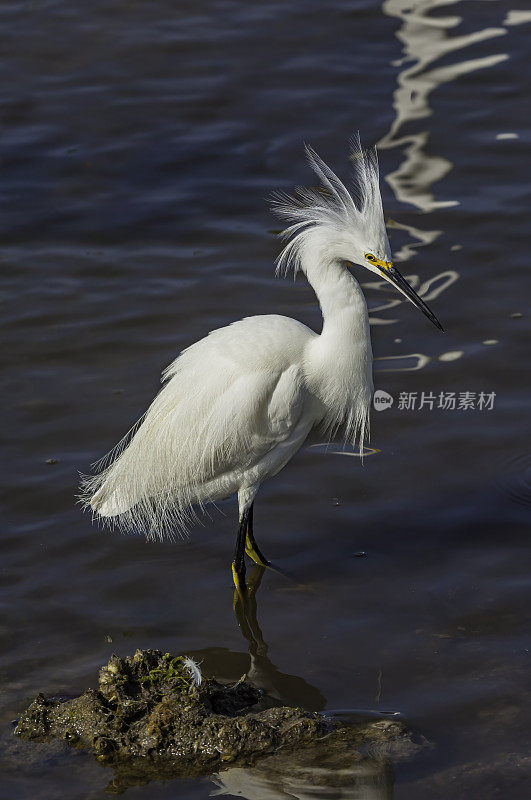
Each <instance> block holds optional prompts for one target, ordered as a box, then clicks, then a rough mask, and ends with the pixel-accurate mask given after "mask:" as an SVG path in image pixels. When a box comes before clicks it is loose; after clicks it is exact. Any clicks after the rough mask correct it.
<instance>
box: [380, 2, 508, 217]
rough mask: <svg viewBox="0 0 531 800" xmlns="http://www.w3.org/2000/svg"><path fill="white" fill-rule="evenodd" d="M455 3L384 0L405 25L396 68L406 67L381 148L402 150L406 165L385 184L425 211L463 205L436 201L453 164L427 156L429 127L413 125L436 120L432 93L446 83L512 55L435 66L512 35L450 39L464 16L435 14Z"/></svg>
mask: <svg viewBox="0 0 531 800" xmlns="http://www.w3.org/2000/svg"><path fill="white" fill-rule="evenodd" d="M450 5H452V6H453V5H455V6H459V5H460V3H459V0H413V1H412V0H384V3H383V5H382V9H383V11H384V13H386V14H389V16H392V17H397V18H398V19H400V20H401V22H402V25H401V27H400V29H399V30H398V31H397V34H396V35H397V37H398V39H399V41H400V42H401V43H402V45H403V52H404V57H403V58H402V59H400V60H399V61H397V62H395V64H396V66H404V69H403V70H401V72H400V73H399V75H398V87H397V89H396V90H395V93H394V100H393V107H394V109H395V111H396V117H395V120H394V121H393V123H392V125H391V128H390V130H389V132H388V133H387V134H385V136H383V137H382V138H381V139H380V141H379V142H378V146H379V147H380V148H381V149H382V150H386V149H391V148H395V147H399V148H400V149H401V150H402V151H403V152H404V154H405V158H404V161H403V162H402V164H401V165H400V166H399V167H398V169H396V170H394V171H393V172H391V173H389V174H388V175H387V176H386V180H387V181H388V183H389V185H390V186H391V188H392V190H393V192H394V193H395V195H396V197H397V199H398V200H400V201H402V202H404V203H411V204H413V205H414V206H416V207H417V208H419V209H420V210H421V211H424V212H429V211H434V210H436V209H438V208H449V207H452V206H456V205H458V201H457V200H436V199H435V195H434V191H433V184H434V183H437V182H438V181H440V180H441V179H442V178H444V177H445V176H446V175H447V174H448V172H449V171H450V170H451V169H452V163H451V161H450V160H449V159H447V158H445V157H444V156H433V155H428V153H427V145H428V142H429V138H430V132H429V129H428V128H427V127H424V128H422V129H421V130H418V127H419V126H418V125H414V126H413V127H414V128H417V130H416V131H415V130H413V131H411V127H412V126H411V125H410V123H417V122H418V121H419V120H425V119H427V118H428V117H430V116H431V114H432V113H433V112H432V108H431V106H430V95H431V93H432V92H433V91H434V90H435V89H437V88H438V87H439V86H441V85H442V84H443V83H448V82H450V81H454V80H456V79H457V78H459V77H460V76H462V75H467V74H469V73H471V72H474V71H476V70H478V69H485V68H488V67H493V66H495V65H496V64H499V63H500V62H502V61H505V60H506V59H507V58H508V57H509V56H508V54H507V53H496V54H493V55H491V56H485V57H483V58H475V59H465V60H463V61H454V62H453V63H452V64H446V65H445V66H442V67H441V66H439V67H436V66H434V64H435V63H436V62H437V61H439V60H442V59H444V58H445V56H447V55H448V54H450V53H454V52H456V51H459V50H463V49H466V52H468V49H467V48H469V47H470V46H472V45H474V44H477V43H478V42H481V41H485V40H488V39H492V38H494V37H498V36H503V35H505V34H506V33H507V31H506V30H505V28H485V29H483V30H479V31H474V32H473V33H469V34H466V35H463V36H451V35H450V31H451V30H452V29H453V28H455V27H457V26H459V25H460V23H461V22H462V18H461V17H459V16H453V17H450V16H446V17H442V16H440V15H439V16H433V15H432V12H433V11H436V10H437V9H440V8H442V7H444V8H447V7H448V6H450Z"/></svg>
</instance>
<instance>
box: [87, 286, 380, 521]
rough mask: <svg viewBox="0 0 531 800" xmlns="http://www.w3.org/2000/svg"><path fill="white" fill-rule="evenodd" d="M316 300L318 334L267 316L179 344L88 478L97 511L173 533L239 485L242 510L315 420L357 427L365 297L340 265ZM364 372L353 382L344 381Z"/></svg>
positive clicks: (365, 347)
mask: <svg viewBox="0 0 531 800" xmlns="http://www.w3.org/2000/svg"><path fill="white" fill-rule="evenodd" d="M322 305H323V311H324V314H325V317H324V325H323V331H322V333H321V335H317V334H316V333H314V331H312V330H310V328H308V327H307V326H306V325H303V324H302V323H301V322H297V321H296V320H294V319H290V318H289V317H283V316H278V315H273V314H271V315H266V316H257V317H248V318H246V319H242V320H240V321H238V322H234V323H233V324H232V325H229V326H227V327H225V328H220V329H218V330H215V331H213V332H212V333H210V334H209V335H208V336H207V337H205V338H204V339H201V341H199V342H196V343H195V344H193V345H192V346H191V347H189V348H188V349H187V350H184V351H183V353H181V355H180V356H179V357H178V358H177V359H176V360H175V361H174V362H173V363H172V364H171V365H170V366H169V367H168V369H167V370H166V371H165V373H164V376H163V378H164V380H165V385H164V386H163V388H162V390H161V391H160V393H159V394H158V396H157V397H156V398H155V400H154V401H153V403H152V405H151V407H150V408H149V410H148V412H147V414H146V416H145V417H144V419H143V420H142V421H141V424H140V425H139V427H138V428H137V430H136V432H135V433H134V435H133V437H132V438H131V440H130V441H129V443H128V445H127V446H126V447H125V449H123V450H122V452H121V453H120V454H119V455H118V457H117V458H116V459H115V460H114V462H113V463H112V464H111V466H110V467H109V468H108V469H107V470H106V471H104V472H103V473H102V474H100V475H98V476H96V479H92V481H94V480H96V481H98V482H99V483H100V485H99V486H98V487H95V486H94V483H93V484H92V487H91V488H92V489H95V491H94V494H93V495H92V498H91V502H92V507H93V508H94V510H95V511H96V512H97V513H98V514H99V515H100V516H101V517H105V518H111V519H113V518H117V519H118V521H120V522H121V523H122V524H125V526H132V527H139V526H140V527H141V528H143V529H144V531H145V532H146V533H147V534H148V535H149V536H161V535H171V532H172V531H175V530H182V529H183V528H184V527H185V526H186V524H187V522H188V519H187V517H188V515H189V513H190V510H191V508H192V507H193V506H194V505H197V504H198V505H203V504H205V503H207V502H213V501H216V500H220V499H223V498H225V497H228V496H230V495H232V494H234V493H238V495H239V500H240V507H241V508H242V509H243V507H245V505H246V504H248V503H250V502H252V500H253V499H254V496H255V494H256V492H257V490H258V487H259V486H260V484H261V483H262V482H263V481H265V480H266V479H267V478H270V477H272V476H273V475H276V474H277V472H279V471H280V470H281V469H282V467H284V466H285V465H286V464H287V462H288V461H289V460H290V459H291V458H292V456H293V455H294V454H295V453H296V452H297V450H298V449H299V448H300V447H301V445H302V444H303V442H304V440H305V439H306V437H307V435H308V433H309V432H310V430H311V429H312V428H313V427H314V426H316V425H319V424H321V423H323V424H324V425H325V426H326V427H327V428H328V429H330V430H334V429H335V428H336V427H337V425H338V424H340V423H341V422H343V421H344V419H345V417H347V418H348V417H349V416H350V417H351V420H352V421H351V426H350V427H351V428H352V429H355V428H356V425H357V432H359V433H361V434H362V435H363V433H364V432H365V425H366V421H367V419H368V406H369V403H370V398H371V393H372V378H371V372H372V370H371V366H372V355H371V346H370V339H369V326H368V318H367V309H366V306H365V301H364V300H363V295H362V294H361V289H360V288H359V286H358V284H357V282H356V281H355V279H354V278H352V276H351V275H350V274H349V273H344V274H343V275H338V276H337V283H336V286H335V289H334V291H331V288H330V286H328V290H327V292H326V297H325V298H323V300H322ZM360 305H361V306H362V308H361V310H362V311H363V312H364V313H363V314H362V315H361V319H360V313H359V312H360ZM360 374H362V375H363V382H362V383H361V385H360V382H359V381H358V382H355V381H353V380H352V376H353V375H360ZM345 376H350V379H349V378H347V379H346V380H345ZM352 432H353V433H354V432H355V431H354V430H352ZM102 479H103V480H102Z"/></svg>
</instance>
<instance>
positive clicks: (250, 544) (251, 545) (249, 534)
mask: <svg viewBox="0 0 531 800" xmlns="http://www.w3.org/2000/svg"><path fill="white" fill-rule="evenodd" d="M253 506H254V503H252V504H251V506H250V508H249V518H248V520H247V531H246V534H245V552H246V553H247V555H248V556H249V558H252V559H253V561H254V562H255V564H258V565H259V566H261V567H267V566H268V564H269V561H268V560H267V558H265V556H264V555H263V553H262V551H261V550H260V548H259V547H258V545H257V543H256V539H255V538H254V534H253Z"/></svg>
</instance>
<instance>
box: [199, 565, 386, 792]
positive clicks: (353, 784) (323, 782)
mask: <svg viewBox="0 0 531 800" xmlns="http://www.w3.org/2000/svg"><path fill="white" fill-rule="evenodd" d="M264 572H265V569H264V568H263V567H259V566H256V567H255V568H254V570H253V572H252V573H251V575H250V577H249V580H248V591H247V595H246V597H245V598H244V599H242V598H240V597H239V595H238V594H237V593H235V595H234V612H235V614H236V619H237V621H238V625H239V627H240V629H241V631H242V633H243V635H244V637H245V639H246V641H247V644H248V653H249V659H250V660H249V667H248V670H247V673H246V675H243V676H242V678H243V677H247V678H248V679H249V681H250V682H251V683H253V684H254V685H255V686H258V687H260V688H262V689H263V690H264V691H265V692H266V693H267V694H268V695H269V696H270V697H273V698H275V699H276V700H278V701H279V702H280V703H283V704H289V705H294V706H299V705H300V706H303V707H304V708H308V709H311V710H315V711H318V710H322V709H323V708H324V706H325V702H326V701H325V698H324V697H323V695H322V694H321V693H320V692H319V690H318V689H316V688H315V687H313V686H311V685H310V684H308V683H307V682H306V681H305V680H304V679H302V678H299V677H297V676H295V675H286V674H285V673H281V672H279V670H278V669H277V668H276V667H275V665H274V664H273V663H272V662H271V661H270V659H269V658H268V655H267V651H268V647H267V644H266V643H265V641H264V638H263V634H262V630H261V628H260V625H259V623H258V619H257V602H256V596H257V592H258V589H259V587H260V583H261V581H262V577H263V575H264ZM195 655H196V656H197V657H201V656H202V655H203V656H205V657H206V655H207V654H206V652H205V653H201V652H199V653H196V654H195ZM211 780H212V781H213V783H214V784H215V786H216V788H215V789H214V790H213V791H212V792H211V796H218V795H222V796H229V797H244V798H247V800H286V798H291V800H294V799H295V798H298V800H310V798H315V797H327V798H330V799H331V800H334V799H335V798H337V800H339V799H340V798H345V800H347V798H351V800H360V798H364V800H390V798H392V797H393V784H394V771H393V768H392V765H391V762H390V761H389V759H388V758H377V757H368V756H364V755H362V754H361V753H359V752H357V751H356V750H355V749H354V748H353V747H352V742H349V741H348V740H345V741H341V740H339V741H336V740H334V742H333V744H332V743H331V742H330V741H328V738H327V737H325V738H324V739H323V740H321V741H320V742H316V743H315V744H314V745H312V746H308V747H306V748H303V749H301V750H299V751H297V752H295V753H293V752H290V753H289V754H283V753H282V752H279V753H277V754H275V755H272V756H269V757H266V758H264V759H261V760H260V761H259V762H258V764H257V765H255V766H252V767H229V768H228V769H225V770H223V771H221V772H218V773H216V774H215V775H212V776H211Z"/></svg>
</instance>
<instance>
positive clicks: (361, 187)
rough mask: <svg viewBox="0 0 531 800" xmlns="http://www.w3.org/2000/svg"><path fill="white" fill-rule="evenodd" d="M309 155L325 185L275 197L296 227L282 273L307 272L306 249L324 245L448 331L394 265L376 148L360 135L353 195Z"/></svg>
mask: <svg viewBox="0 0 531 800" xmlns="http://www.w3.org/2000/svg"><path fill="white" fill-rule="evenodd" d="M306 155H307V157H308V160H309V162H310V165H311V167H312V168H313V170H314V171H315V172H316V174H317V176H318V177H319V180H320V182H321V186H319V187H318V188H311V189H298V190H297V192H296V194H295V195H288V194H284V193H282V192H279V193H276V194H275V195H274V196H273V210H274V211H275V213H277V214H279V215H280V216H281V217H283V218H284V219H287V220H288V221H289V223H290V224H289V225H288V227H287V228H286V229H285V230H284V231H283V234H282V235H283V237H284V238H286V239H288V240H289V241H288V243H287V244H286V246H285V247H284V249H283V251H282V252H281V254H280V255H279V257H278V260H277V271H278V272H281V273H284V274H285V273H286V272H287V271H288V270H289V269H290V268H293V270H294V271H295V272H297V270H298V269H304V257H303V254H304V251H305V249H306V248H307V247H309V246H310V247H311V246H315V245H316V243H317V244H319V243H320V245H321V247H322V249H324V250H325V251H326V252H327V257H328V259H329V260H331V261H340V262H342V263H343V264H345V265H349V264H359V265H360V266H362V267H365V269H368V270H369V271H370V272H373V273H374V274H375V275H378V277H379V278H383V279H384V280H386V281H387V282H388V283H390V284H392V285H393V286H394V287H395V288H396V289H398V291H399V292H401V293H402V294H403V295H404V296H405V297H407V299H408V300H410V301H411V302H412V303H413V305H415V306H417V308H420V310H421V311H423V312H424V314H425V315H426V316H427V317H428V319H429V320H431V322H433V324H434V325H435V326H436V327H437V328H439V330H441V331H442V330H443V327H442V325H441V323H440V322H439V320H438V319H437V317H436V316H435V314H433V312H432V311H430V309H429V308H428V306H427V305H426V303H425V302H424V301H423V300H422V299H421V298H420V297H419V296H418V294H417V293H416V292H415V291H414V290H413V289H412V288H411V286H410V285H409V283H408V282H407V281H406V280H405V278H404V277H403V276H402V275H401V274H400V272H399V271H398V269H397V268H396V266H395V265H394V264H393V259H392V256H391V249H390V247H389V239H388V238H387V231H386V228H385V220H384V215H383V207H382V198H381V194H380V185H379V173H378V159H377V156H376V150H375V149H372V150H369V151H364V150H363V149H362V147H361V143H360V139H359V136H357V137H356V138H355V139H353V140H352V142H351V152H350V158H351V161H352V164H353V167H354V181H353V186H352V190H351V191H350V192H349V191H348V190H347V188H346V187H345V186H344V184H343V183H342V182H341V181H340V180H339V178H338V177H337V175H336V174H335V173H334V172H332V170H331V169H330V167H328V166H327V165H326V164H325V163H324V161H323V160H322V159H321V158H320V157H319V156H318V155H317V153H316V152H315V150H313V149H312V148H311V147H309V146H306Z"/></svg>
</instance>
